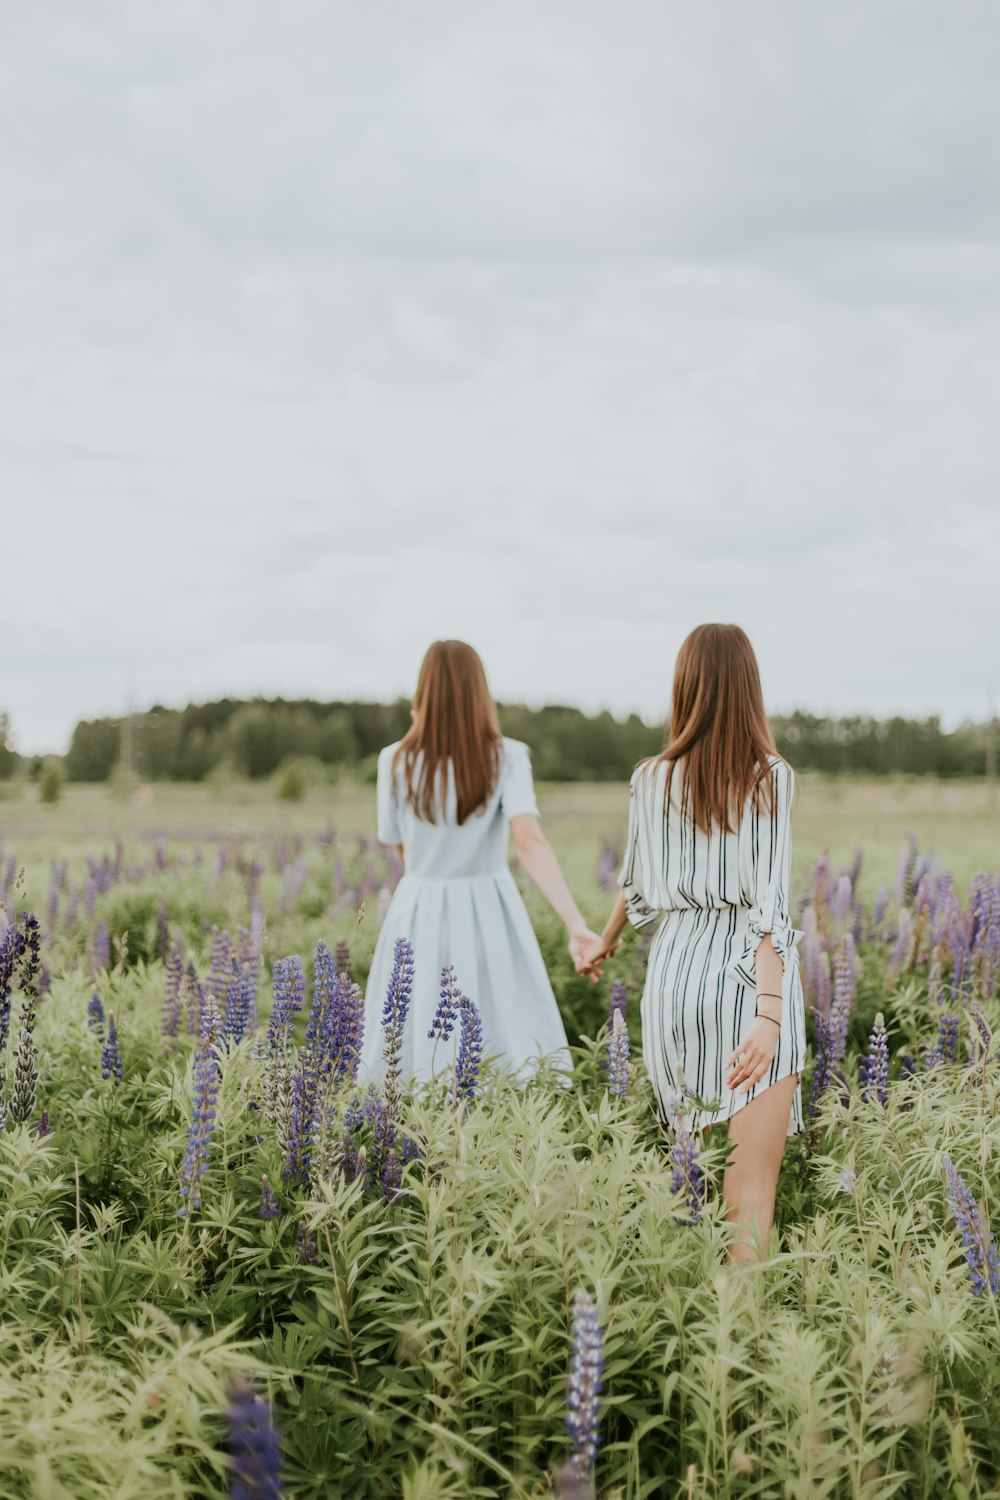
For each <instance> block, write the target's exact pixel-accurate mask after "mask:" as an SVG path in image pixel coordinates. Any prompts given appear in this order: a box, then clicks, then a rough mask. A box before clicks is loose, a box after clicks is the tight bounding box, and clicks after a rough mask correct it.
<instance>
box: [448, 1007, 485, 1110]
mask: <svg viewBox="0 0 1000 1500" xmlns="http://www.w3.org/2000/svg"><path fill="white" fill-rule="evenodd" d="M458 1025H459V1033H458V1056H457V1057H456V1059H455V1085H454V1096H455V1100H456V1101H457V1102H460V1101H468V1100H469V1099H472V1098H473V1097H474V1096H475V1094H476V1091H477V1090H478V1088H479V1070H480V1067H481V1066H482V1061H483V1021H482V1017H481V1016H480V1014H479V1007H478V1006H477V1005H475V1004H474V1003H473V1001H471V1000H470V999H469V997H468V995H463V996H462V997H461V1002H460V1004H459V1008H458Z"/></svg>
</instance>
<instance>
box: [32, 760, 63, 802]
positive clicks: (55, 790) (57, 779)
mask: <svg viewBox="0 0 1000 1500" xmlns="http://www.w3.org/2000/svg"><path fill="white" fill-rule="evenodd" d="M62 789H63V774H62V771H61V770H60V769H59V763H58V761H55V760H47V761H46V762H45V764H44V766H43V767H42V773H41V775H40V776H39V778H38V800H39V802H47V803H53V802H58V801H59V798H60V797H61V796H62Z"/></svg>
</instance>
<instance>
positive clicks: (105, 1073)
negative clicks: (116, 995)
mask: <svg viewBox="0 0 1000 1500" xmlns="http://www.w3.org/2000/svg"><path fill="white" fill-rule="evenodd" d="M101 1077H102V1078H110V1079H112V1080H113V1086H114V1087H117V1086H118V1084H119V1083H120V1082H121V1079H122V1054H121V1048H120V1046H119V1045H118V1027H117V1025H116V1023H115V1017H114V1012H113V1011H109V1012H108V1034H107V1036H106V1037H105V1039H104V1046H103V1048H102V1049H101Z"/></svg>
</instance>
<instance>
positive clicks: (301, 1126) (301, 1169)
mask: <svg viewBox="0 0 1000 1500" xmlns="http://www.w3.org/2000/svg"><path fill="white" fill-rule="evenodd" d="M317 1092H318V1079H317V1076H316V1069H315V1065H314V1061H313V1056H312V1054H311V1053H310V1051H309V1049H308V1048H307V1047H303V1048H302V1050H301V1052H300V1053H299V1060H298V1064H297V1066H296V1068H295V1071H294V1072H293V1074H292V1081H291V1107H290V1109H289V1115H288V1132H287V1135H288V1139H287V1143H286V1150H285V1162H284V1166H283V1168H282V1176H283V1177H284V1178H285V1180H286V1181H288V1182H301V1183H303V1184H304V1185H306V1186H308V1185H309V1183H310V1167H311V1165H312V1147H313V1137H314V1135H315V1130H316V1123H317V1122H316V1097H317Z"/></svg>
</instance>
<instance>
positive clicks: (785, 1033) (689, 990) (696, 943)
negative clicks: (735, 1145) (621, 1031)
mask: <svg viewBox="0 0 1000 1500" xmlns="http://www.w3.org/2000/svg"><path fill="white" fill-rule="evenodd" d="M746 917H747V913H746V911H745V910H744V909H742V908H740V907H724V908H721V909H717V908H706V907H695V908H693V909H690V910H681V911H668V912H667V913H665V915H664V917H663V920H662V922H661V923H660V926H659V928H658V929H657V932H656V935H655V937H654V938H653V942H652V945H651V947H650V950H649V963H648V967H647V969H646V983H645V988H644V990H643V995H642V1005H641V1019H642V1052H643V1060H644V1062H645V1064H646V1070H647V1072H648V1074H649V1077H650V1080H651V1082H652V1084H653V1089H654V1092H655V1094H656V1099H657V1109H658V1112H659V1114H660V1117H661V1118H662V1119H663V1121H664V1123H666V1124H669V1125H673V1126H676V1125H680V1126H681V1127H682V1128H683V1129H685V1130H699V1129H701V1128H702V1127H703V1126H706V1125H713V1124H715V1123H717V1122H718V1121H720V1120H728V1119H729V1118H731V1116H732V1115H734V1114H735V1113H736V1112H737V1110H739V1109H742V1108H743V1107H744V1106H745V1105H746V1104H748V1103H749V1102H750V1100H751V1099H755V1098H756V1097H757V1095H758V1094H761V1093H763V1092H764V1090H765V1089H767V1088H770V1086H771V1085H772V1084H774V1083H777V1082H778V1081H779V1080H780V1079H782V1078H787V1077H789V1075H790V1074H792V1073H798V1074H800V1075H801V1072H802V1067H803V1064H804V1062H805V1051H806V1035H805V1005H804V1001H803V996H802V981H801V978H800V975H799V964H798V952H797V950H796V949H794V948H793V949H792V952H791V954H790V956H789V959H788V961H786V963H785V969H784V975H783V978H782V1007H781V1010H782V1017H781V1027H780V1030H779V1034H778V1046H777V1048H776V1050H775V1054H774V1058H773V1061H772V1063H771V1067H770V1069H769V1071H768V1072H767V1073H765V1075H764V1077H763V1078H762V1079H761V1080H760V1082H759V1083H757V1084H755V1085H754V1087H753V1088H752V1089H750V1090H749V1091H748V1092H747V1093H741V1092H740V1091H739V1090H738V1089H736V1090H733V1089H730V1088H729V1087H728V1085H727V1084H726V1081H725V1070H724V1067H723V1064H724V1063H725V1061H726V1059H727V1058H728V1057H729V1056H730V1055H731V1053H732V1052H733V1051H734V1050H735V1048H736V1046H737V1044H738V1043H739V1042H740V1041H741V1040H742V1038H743V1037H744V1036H745V1035H746V1033H747V1031H748V1030H749V1029H750V1027H751V1025H752V1024H753V1019H754V1014H755V1012H756V1007H757V1000H756V994H755V992H754V990H753V989H752V988H751V987H750V986H749V985H746V984H743V983H741V982H740V980H738V979H737V978H736V977H735V975H734V974H733V973H732V964H733V959H734V955H739V954H741V953H742V951H743V945H744V939H745V937H746V930H747V922H746ZM802 1128H803V1117H802V1085H801V1083H800V1084H799V1085H798V1087H797V1088H796V1090H795V1095H794V1099H793V1102H792V1110H791V1116H790V1119H789V1122H788V1134H789V1135H796V1134H797V1133H798V1132H799V1131H801V1130H802Z"/></svg>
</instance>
